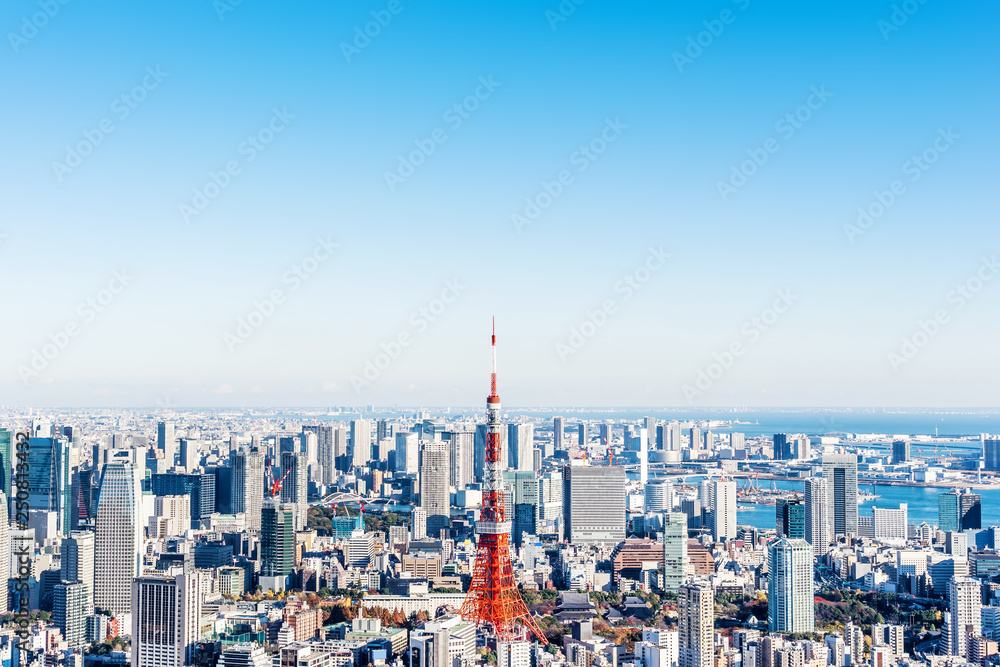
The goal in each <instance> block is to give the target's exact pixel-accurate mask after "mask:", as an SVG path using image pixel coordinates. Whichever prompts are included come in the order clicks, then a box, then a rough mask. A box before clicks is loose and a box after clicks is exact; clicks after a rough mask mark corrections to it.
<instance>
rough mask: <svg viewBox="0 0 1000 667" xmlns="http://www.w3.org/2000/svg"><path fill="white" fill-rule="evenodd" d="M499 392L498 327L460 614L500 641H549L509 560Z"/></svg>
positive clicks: (508, 532)
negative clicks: (473, 543) (479, 497)
mask: <svg viewBox="0 0 1000 667" xmlns="http://www.w3.org/2000/svg"><path fill="white" fill-rule="evenodd" d="M500 428H501V424H500V396H498V395H497V337H496V327H495V326H494V329H493V373H492V375H491V376H490V395H489V397H488V398H487V399H486V466H485V469H484V472H483V506H482V509H481V510H480V512H479V521H477V522H476V533H477V534H478V535H479V539H478V541H477V552H476V564H475V565H474V566H473V569H472V584H471V586H470V587H469V593H468V595H467V596H466V598H465V602H464V603H462V610H461V615H462V617H463V618H465V620H467V621H472V622H474V623H476V624H477V625H486V626H489V628H490V630H491V631H492V633H493V634H494V635H495V636H496V638H497V640H498V641H513V640H518V639H525V638H526V631H527V630H530V631H531V632H532V633H533V634H534V635H535V637H537V638H538V640H539V641H541V642H542V643H543V644H547V643H548V642H547V641H546V640H545V636H544V635H543V634H542V633H541V631H540V630H539V629H538V626H537V625H535V622H534V621H533V620H532V619H531V616H530V615H529V614H528V607H527V606H526V605H525V604H524V600H522V599H521V594H520V593H519V592H518V590H517V585H516V584H515V583H514V569H513V567H512V566H511V562H510V526H511V522H510V521H509V520H507V517H506V509H505V506H504V495H503V463H502V461H503V457H502V455H501V454H502V453H501V450H500V444H501V439H500Z"/></svg>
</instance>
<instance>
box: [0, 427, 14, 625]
mask: <svg viewBox="0 0 1000 667" xmlns="http://www.w3.org/2000/svg"><path fill="white" fill-rule="evenodd" d="M13 469H14V434H13V433H11V432H10V431H8V430H7V429H5V428H0V492H3V494H4V495H5V496H7V497H8V498H9V497H10V480H11V476H10V471H11V470H13ZM4 609H6V607H4Z"/></svg>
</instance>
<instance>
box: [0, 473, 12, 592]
mask: <svg viewBox="0 0 1000 667" xmlns="http://www.w3.org/2000/svg"><path fill="white" fill-rule="evenodd" d="M7 507H8V502H7V495H6V494H5V493H4V492H3V491H0V582H3V581H7V579H9V578H10V520H9V519H8V518H7ZM7 602H8V601H7V586H6V585H3V586H0V609H2V610H6V609H7V607H8V604H7Z"/></svg>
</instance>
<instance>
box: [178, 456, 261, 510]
mask: <svg viewBox="0 0 1000 667" xmlns="http://www.w3.org/2000/svg"><path fill="white" fill-rule="evenodd" d="M229 458H230V465H232V468H233V474H232V484H233V485H232V487H231V492H230V503H231V504H232V509H233V514H246V517H247V528H249V529H250V530H260V510H261V507H262V506H263V503H264V454H262V453H261V452H259V451H256V450H254V451H250V452H233V453H232V454H231V455H230V457H229ZM190 521H191V518H190V516H189V517H188V523H187V524H184V525H185V527H187V526H190V525H191V524H190Z"/></svg>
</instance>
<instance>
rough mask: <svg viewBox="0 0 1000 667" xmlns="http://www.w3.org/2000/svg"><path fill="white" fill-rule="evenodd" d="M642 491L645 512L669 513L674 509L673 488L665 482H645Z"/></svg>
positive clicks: (657, 480) (658, 480) (659, 480)
mask: <svg viewBox="0 0 1000 667" xmlns="http://www.w3.org/2000/svg"><path fill="white" fill-rule="evenodd" d="M642 490H643V496H644V498H645V501H646V502H645V510H646V511H647V512H669V511H670V510H672V509H673V508H674V504H673V495H674V487H673V485H672V484H671V483H670V482H668V481H667V480H665V479H654V480H650V481H648V482H646V484H645V485H644V486H643V488H642Z"/></svg>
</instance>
